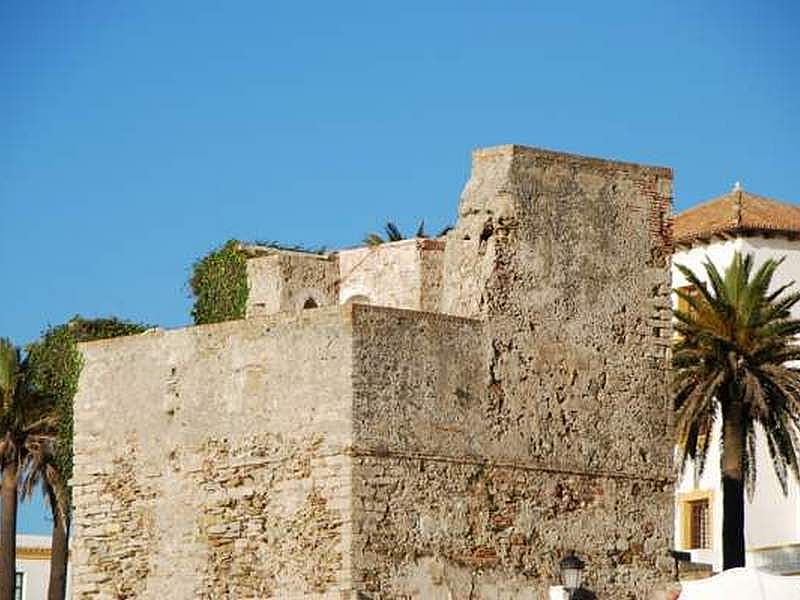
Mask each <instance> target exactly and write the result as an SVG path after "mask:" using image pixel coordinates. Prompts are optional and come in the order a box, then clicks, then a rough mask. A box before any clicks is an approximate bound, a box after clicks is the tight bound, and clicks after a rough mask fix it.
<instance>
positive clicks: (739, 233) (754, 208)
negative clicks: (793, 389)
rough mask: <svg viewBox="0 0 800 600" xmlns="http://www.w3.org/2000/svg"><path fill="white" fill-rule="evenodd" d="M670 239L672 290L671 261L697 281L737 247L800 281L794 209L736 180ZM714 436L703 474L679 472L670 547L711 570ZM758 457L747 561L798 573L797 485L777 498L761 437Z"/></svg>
mask: <svg viewBox="0 0 800 600" xmlns="http://www.w3.org/2000/svg"><path fill="white" fill-rule="evenodd" d="M673 237H674V242H675V249H674V254H673V273H672V276H673V287H682V286H684V285H686V283H687V282H686V280H685V278H684V277H683V276H682V275H681V273H680V272H678V271H677V269H675V267H674V265H675V264H682V265H685V266H687V267H689V268H690V269H692V271H694V272H695V273H696V274H697V275H698V276H699V277H701V278H702V276H704V275H705V269H703V267H702V262H703V261H704V260H705V258H706V257H708V258H709V259H711V261H712V262H713V263H714V264H715V265H716V266H717V268H719V269H720V270H722V269H723V268H725V267H727V265H728V264H729V263H730V261H731V259H732V257H733V253H734V252H735V251H737V250H738V251H740V252H744V253H753V254H754V255H755V259H756V265H758V264H760V263H761V262H762V261H763V260H765V259H767V258H779V257H783V256H785V257H786V260H785V261H784V263H783V265H782V266H781V267H780V268H779V269H778V271H777V272H776V277H775V281H774V282H773V283H774V285H776V286H777V285H782V284H784V283H786V282H788V281H792V280H794V281H797V282H798V286H800V206H795V205H792V204H787V203H783V202H777V201H775V200H770V199H768V198H764V197H761V196H756V195H754V194H750V193H748V192H745V191H743V190H741V189H740V188H739V186H738V185H737V187H735V188H734V190H733V191H732V192H731V193H729V194H727V195H725V196H722V197H720V198H716V199H714V200H711V201H709V202H706V203H703V204H701V205H698V206H695V207H693V208H691V209H689V210H687V211H685V212H683V213H681V214H679V215H677V216H676V218H675V224H674V230H673ZM795 289H796V288H795ZM793 314H794V316H795V317H800V307H798V306H795V308H794V310H793ZM714 438H716V442H714ZM718 440H719V431H718V430H716V431H713V432H712V446H711V447H712V453H711V455H710V456H709V458H708V460H707V462H706V468H705V473H704V474H703V476H702V477H698V475H697V473H695V472H694V470H695V469H693V468H692V466H691V465H690V466H689V467H688V468H687V472H686V473H684V474H683V476H682V478H681V480H680V481H679V483H678V490H677V494H676V506H675V547H676V548H677V549H679V550H688V551H691V554H692V561H693V562H696V563H705V564H710V565H712V568H713V569H714V571H719V570H721V568H722V493H721V489H720V468H719V442H718ZM757 461H758V462H757V482H756V491H755V494H754V497H753V501H752V503H751V502H748V501H746V502H745V547H746V551H747V558H746V560H747V566H756V567H762V568H765V569H768V570H771V571H774V572H777V573H782V574H796V573H800V483H798V482H797V481H796V480H794V478H793V477H792V476H790V479H789V494H788V496H784V495H783V492H782V491H781V488H780V485H779V483H778V479H777V477H776V475H775V473H774V471H773V468H772V462H771V460H770V458H769V454H768V452H767V449H766V444H765V443H764V439H763V436H761V437H760V439H759V440H758V446H757Z"/></svg>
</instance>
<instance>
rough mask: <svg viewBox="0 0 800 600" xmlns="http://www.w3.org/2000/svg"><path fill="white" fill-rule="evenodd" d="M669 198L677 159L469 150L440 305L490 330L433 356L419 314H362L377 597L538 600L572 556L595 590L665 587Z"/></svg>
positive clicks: (627, 593)
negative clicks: (656, 164)
mask: <svg viewBox="0 0 800 600" xmlns="http://www.w3.org/2000/svg"><path fill="white" fill-rule="evenodd" d="M670 195H671V173H670V172H669V170H667V169H662V168H653V167H642V166H638V165H629V164H624V163H615V162H610V161H600V160H596V159H585V158H582V157H575V156H569V155H563V154H557V153H551V152H544V151H538V150H533V149H528V148H519V147H500V148H496V149H492V150H488V151H478V152H476V154H475V157H474V164H473V173H472V177H471V179H470V182H469V183H468V184H467V186H466V188H465V191H464V195H463V196H462V203H461V215H460V219H459V222H458V224H457V226H456V228H455V230H454V231H453V232H452V233H451V234H450V236H449V237H448V243H447V249H446V252H445V267H444V269H445V270H444V281H445V286H444V295H443V298H442V307H443V312H450V313H454V314H461V315H465V316H472V317H478V318H480V319H481V320H482V322H483V324H482V326H481V327H480V330H479V331H478V330H474V331H470V332H469V333H467V332H465V331H463V329H464V328H468V329H469V328H472V327H474V326H473V325H459V326H458V327H454V328H455V329H460V330H461V331H460V333H458V334H455V331H451V332H450V333H449V334H448V333H445V332H444V331H443V332H442V336H443V337H444V338H447V339H449V340H451V341H450V342H447V341H445V340H441V341H440V342H439V343H440V344H441V346H439V349H438V350H437V351H436V352H434V353H433V354H431V353H430V352H429V351H427V350H426V349H427V348H428V345H429V342H428V341H427V338H426V337H425V336H422V337H420V336H421V335H422V334H421V333H420V329H419V328H420V327H423V326H422V325H417V324H416V321H415V320H413V319H411V318H410V317H402V316H398V315H392V314H387V315H385V316H384V313H380V312H370V313H369V314H365V315H364V316H363V317H362V318H360V319H357V320H356V325H355V330H356V345H357V348H360V349H361V350H360V352H359V351H357V352H356V356H358V357H359V360H357V361H356V362H355V363H354V377H355V381H356V382H357V384H356V387H355V390H354V427H355V429H354V434H355V440H356V444H357V446H359V447H360V446H361V445H362V444H363V445H365V446H366V447H369V448H375V449H381V448H382V453H381V452H373V453H372V454H370V455H368V456H367V455H365V456H359V457H357V458H356V462H355V464H354V496H355V498H356V499H358V498H361V499H362V502H363V505H364V506H365V507H367V508H366V509H365V511H364V512H363V513H362V514H360V515H359V513H358V511H357V510H356V511H355V513H354V518H355V523H356V526H355V531H356V536H357V538H358V539H361V540H363V541H362V542H361V546H362V547H363V548H366V549H368V551H364V552H363V553H362V554H358V553H357V554H356V558H355V560H354V565H356V571H357V573H356V579H357V580H363V582H364V589H365V590H368V591H370V593H373V594H375V595H374V596H370V597H401V596H403V595H411V596H412V597H413V595H414V594H422V596H421V597H443V598H444V597H449V596H448V594H451V595H452V597H469V595H470V593H473V592H474V591H476V590H480V591H481V593H482V594H485V595H486V597H498V595H499V597H514V598H517V597H531V598H533V597H536V598H543V597H545V596H544V594H545V593H546V588H547V586H548V585H550V584H552V583H553V582H555V581H557V572H556V567H557V563H558V560H559V559H560V558H562V557H563V556H564V555H565V554H566V552H567V551H568V550H571V549H574V550H576V551H577V552H578V553H579V554H580V555H581V556H582V557H583V558H584V559H586V561H587V563H588V565H589V567H588V569H587V580H588V585H589V586H590V588H591V589H593V590H594V591H595V592H596V593H598V595H599V597H601V598H647V597H649V594H650V592H651V591H652V589H653V588H654V587H655V586H658V585H660V584H662V583H663V582H665V581H668V580H669V578H670V567H671V563H670V560H669V558H668V555H667V550H668V548H669V547H670V535H671V533H670V532H671V510H672V490H673V472H672V457H671V448H672V433H671V411H670V406H669V400H668V379H667V369H666V348H667V347H668V344H669V340H670V336H671V329H670V327H671V325H670V322H669V312H668V307H669V287H670V286H669V270H668V257H669V231H668V230H667V224H668V221H669V219H668V216H669V205H670ZM454 322H459V321H457V320H456V321H454ZM426 326H427V325H426ZM363 328H366V329H363ZM423 329H424V327H423ZM362 330H363V331H369V334H366V333H364V334H363V335H362V333H361V332H362ZM423 338H424V339H423ZM387 344H391V347H392V348H393V351H392V352H387V351H385V350H384V349H382V348H383V346H384V345H387ZM419 349H421V351H422V353H421V354H420V355H419V359H418V360H417V359H416V358H415V356H416V355H415V352H417V351H419ZM444 356H446V357H449V359H445V360H440V357H444ZM378 357H380V358H378ZM374 359H378V360H376V361H374V362H373V360H374ZM476 364H477V367H475V365H476ZM431 365H434V366H435V368H437V369H440V370H444V373H448V374H452V376H453V377H454V379H453V382H455V381H458V382H459V384H458V385H456V384H455V383H453V384H452V386H449V385H444V386H441V384H440V382H442V381H449V380H448V379H447V377H448V376H449V375H448V376H446V375H442V373H441V372H440V371H437V373H438V374H436V375H434V374H432V373H431V372H430V371H429V369H430V368H434V367H431ZM437 386H440V387H437ZM403 390H405V392H403ZM403 393H405V394H407V395H408V399H407V400H403V399H402V395H403ZM367 399H368V400H367ZM412 399H413V400H412ZM356 506H358V505H356ZM481 597H483V596H481Z"/></svg>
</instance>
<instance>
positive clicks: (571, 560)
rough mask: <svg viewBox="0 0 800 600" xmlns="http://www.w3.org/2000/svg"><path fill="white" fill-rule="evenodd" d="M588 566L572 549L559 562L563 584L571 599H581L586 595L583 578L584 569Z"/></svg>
mask: <svg viewBox="0 0 800 600" xmlns="http://www.w3.org/2000/svg"><path fill="white" fill-rule="evenodd" d="M584 567H586V563H584V562H583V561H582V560H581V559H580V558H578V557H577V556H575V552H574V551H570V552H569V553H568V554H567V555H566V556H565V557H564V558H562V559H561V562H560V563H558V569H559V571H560V574H561V585H562V586H563V587H564V590H565V591H566V592H567V594H568V597H569V599H570V600H579V599H580V598H583V597H585V595H584V594H583V593H581V592H582V591H583V590H582V589H581V580H582V579H583V569H584Z"/></svg>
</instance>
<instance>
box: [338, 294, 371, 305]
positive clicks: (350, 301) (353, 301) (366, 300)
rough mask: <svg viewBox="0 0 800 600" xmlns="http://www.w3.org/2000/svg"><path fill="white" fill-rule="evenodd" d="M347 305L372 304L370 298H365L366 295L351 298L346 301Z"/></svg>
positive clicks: (356, 295)
mask: <svg viewBox="0 0 800 600" xmlns="http://www.w3.org/2000/svg"><path fill="white" fill-rule="evenodd" d="M344 303H345V304H372V303H371V302H370V300H369V296H365V295H364V294H355V295H353V296H350V297H349V298H348V299H347V300H345V301H344Z"/></svg>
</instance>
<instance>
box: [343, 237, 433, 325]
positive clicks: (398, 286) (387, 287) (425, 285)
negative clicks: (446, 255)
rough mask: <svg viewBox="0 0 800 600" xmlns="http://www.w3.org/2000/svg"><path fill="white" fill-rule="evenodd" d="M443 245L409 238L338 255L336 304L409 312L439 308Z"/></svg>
mask: <svg viewBox="0 0 800 600" xmlns="http://www.w3.org/2000/svg"><path fill="white" fill-rule="evenodd" d="M443 250H444V243H443V242H441V241H438V240H427V239H410V240H402V241H399V242H391V243H387V244H380V245H378V246H367V247H364V248H354V249H352V250H342V251H341V252H339V254H338V256H339V278H340V287H339V301H340V302H341V303H345V302H349V301H350V300H351V299H352V298H354V297H359V298H360V299H361V298H366V299H368V303H369V304H374V305H376V306H388V307H392V308H405V309H411V310H436V309H438V305H439V295H440V289H441V274H442V270H441V269H442V253H443Z"/></svg>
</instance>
